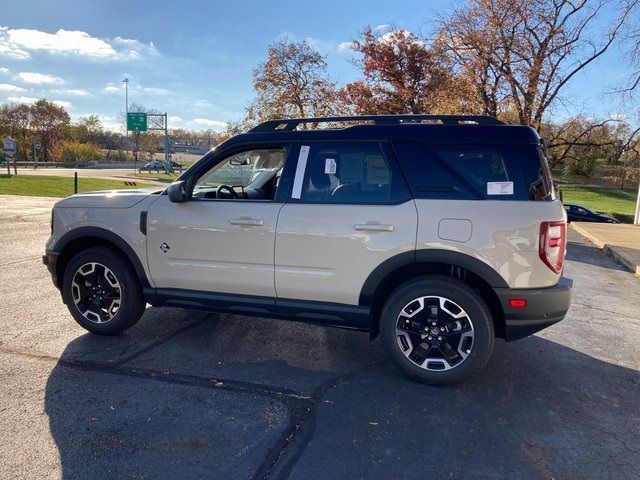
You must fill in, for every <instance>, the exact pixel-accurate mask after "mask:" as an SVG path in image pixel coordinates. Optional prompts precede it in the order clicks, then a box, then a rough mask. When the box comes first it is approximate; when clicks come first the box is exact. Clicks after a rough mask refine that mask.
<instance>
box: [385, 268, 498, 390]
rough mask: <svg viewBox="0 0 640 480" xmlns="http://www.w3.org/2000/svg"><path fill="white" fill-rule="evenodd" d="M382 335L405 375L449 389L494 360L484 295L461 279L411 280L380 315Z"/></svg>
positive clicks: (400, 289)
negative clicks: (490, 359) (445, 385)
mask: <svg viewBox="0 0 640 480" xmlns="http://www.w3.org/2000/svg"><path fill="white" fill-rule="evenodd" d="M443 299H444V300H443ZM434 307H435V309H434ZM434 322H435V325H434ZM399 327H400V328H399ZM425 328H426V329H427V330H425ZM443 329H444V330H443ZM436 332H437V333H438V335H435V333H436ZM380 336H381V339H382V343H383V345H384V348H385V350H386V352H387V354H388V355H389V357H391V359H392V360H393V362H394V364H395V365H396V366H397V367H398V368H399V369H400V370H401V371H402V372H403V373H404V374H406V375H407V376H409V377H411V378H413V379H415V380H417V381H419V382H422V383H427V384H435V385H444V384H448V383H455V382H459V381H461V380H463V379H465V378H467V377H469V376H471V375H474V374H475V373H477V372H478V371H480V370H481V369H482V368H483V367H484V366H485V364H486V363H487V361H488V360H489V358H490V356H491V352H492V351H493V342H494V336H495V334H494V325H493V319H492V317H491V313H490V311H489V309H488V307H487V305H486V303H485V302H484V300H483V299H482V298H481V297H480V295H478V294H477V293H476V292H475V291H474V290H473V289H472V288H471V287H470V286H469V285H467V284H466V283H464V282H462V281H460V280H457V279H454V278H451V277H446V276H441V275H431V276H424V277H420V278H416V279H414V280H410V281H408V282H407V283H405V284H403V285H401V286H400V287H398V288H397V289H396V290H395V291H394V292H393V293H392V294H391V295H390V296H389V298H388V299H387V301H386V302H385V305H384V307H383V309H382V313H381V315H380ZM429 337H431V339H429ZM439 339H440V340H439Z"/></svg>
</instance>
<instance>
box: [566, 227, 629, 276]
mask: <svg viewBox="0 0 640 480" xmlns="http://www.w3.org/2000/svg"><path fill="white" fill-rule="evenodd" d="M577 223H579V222H572V223H571V224H570V226H571V228H573V229H574V230H575V231H576V232H578V233H579V234H580V235H582V236H583V237H585V238H586V239H587V240H589V241H590V242H591V243H593V244H594V245H595V246H596V247H598V248H599V249H601V250H602V251H603V252H604V253H605V254H606V255H608V256H609V257H611V258H613V259H614V260H616V261H617V262H618V263H620V264H622V266H623V267H624V268H626V269H627V270H629V271H630V272H631V273H633V274H634V275H635V276H636V277H640V265H637V264H636V263H635V261H634V260H633V259H632V258H630V257H629V256H628V255H627V254H626V253H625V252H624V250H623V247H619V246H617V245H610V244H608V243H604V242H603V241H602V240H601V239H600V237H598V236H596V235H593V234H591V233H589V232H587V231H585V230H584V229H583V228H582V227H581V226H580V225H577Z"/></svg>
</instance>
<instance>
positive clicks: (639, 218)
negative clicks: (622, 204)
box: [633, 183, 640, 225]
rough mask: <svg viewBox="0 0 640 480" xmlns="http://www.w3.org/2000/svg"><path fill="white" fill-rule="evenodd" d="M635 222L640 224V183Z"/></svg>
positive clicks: (639, 185)
mask: <svg viewBox="0 0 640 480" xmlns="http://www.w3.org/2000/svg"><path fill="white" fill-rule="evenodd" d="M633 224H634V225H640V183H639V184H638V198H637V199H636V214H635V216H634V217H633Z"/></svg>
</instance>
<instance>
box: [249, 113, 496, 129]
mask: <svg viewBox="0 0 640 480" xmlns="http://www.w3.org/2000/svg"><path fill="white" fill-rule="evenodd" d="M425 120H426V121H432V122H434V123H435V122H440V123H442V124H444V125H465V124H473V125H504V123H503V122H501V121H500V120H497V119H495V118H493V117H489V116H487V115H359V116H351V117H317V118H283V119H279V120H269V121H266V122H262V123H261V124H260V125H258V126H256V127H254V128H252V129H251V130H249V131H250V132H274V131H278V132H290V131H292V130H295V129H296V128H297V127H298V125H301V124H305V123H336V122H358V121H365V122H373V124H374V125H402V124H412V123H422V122H424V121H425Z"/></svg>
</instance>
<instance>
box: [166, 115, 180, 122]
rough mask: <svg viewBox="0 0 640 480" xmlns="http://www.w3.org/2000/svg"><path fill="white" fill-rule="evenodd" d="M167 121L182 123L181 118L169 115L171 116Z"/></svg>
mask: <svg viewBox="0 0 640 480" xmlns="http://www.w3.org/2000/svg"><path fill="white" fill-rule="evenodd" d="M169 121H170V122H173V123H182V118H180V117H179V116H177V115H171V116H170V117H169Z"/></svg>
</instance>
